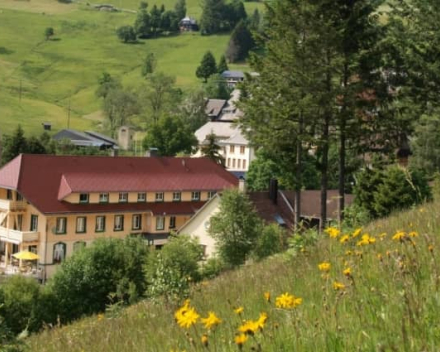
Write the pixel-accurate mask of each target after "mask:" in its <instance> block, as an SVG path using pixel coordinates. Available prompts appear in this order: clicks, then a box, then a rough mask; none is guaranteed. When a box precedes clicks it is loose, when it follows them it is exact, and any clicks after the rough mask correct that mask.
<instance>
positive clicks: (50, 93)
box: [0, 0, 261, 133]
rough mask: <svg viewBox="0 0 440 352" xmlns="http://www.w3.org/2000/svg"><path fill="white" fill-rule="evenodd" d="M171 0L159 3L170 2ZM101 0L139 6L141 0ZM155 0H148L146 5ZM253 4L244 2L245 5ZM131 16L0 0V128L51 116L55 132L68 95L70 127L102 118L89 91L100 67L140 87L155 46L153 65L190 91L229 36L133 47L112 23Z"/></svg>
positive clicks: (30, 125)
mask: <svg viewBox="0 0 440 352" xmlns="http://www.w3.org/2000/svg"><path fill="white" fill-rule="evenodd" d="M174 2H175V1H174V0H164V1H158V2H157V3H158V5H160V4H162V3H163V4H164V5H165V6H166V7H167V8H172V7H173V6H174ZM105 3H113V4H115V5H116V6H118V7H122V8H126V9H136V8H137V7H138V4H139V1H137V0H136V1H135V0H113V1H106V2H105ZM153 3H154V1H149V4H150V6H152V5H153ZM247 6H248V4H247ZM255 6H257V5H256V4H253V3H249V6H248V9H249V11H253V8H255ZM260 6H261V4H260ZM187 8H188V14H191V15H194V16H196V17H197V16H198V15H199V14H200V6H199V1H198V0H188V1H187ZM135 16H136V15H135V14H133V13H128V12H119V13H108V12H99V11H96V10H93V9H91V7H90V6H86V5H85V3H84V4H77V3H75V4H69V5H64V4H60V3H58V2H57V1H54V0H32V1H14V0H0V33H2V35H1V37H0V116H1V121H2V126H1V132H3V133H5V132H6V133H8V132H10V131H11V130H13V129H14V128H15V127H16V125H17V123H21V124H22V125H23V126H24V128H25V130H26V131H27V132H30V133H39V132H40V131H41V130H42V128H41V122H43V121H50V122H52V123H53V126H54V129H55V130H57V129H61V128H65V127H66V124H67V107H68V106H69V101H70V106H71V109H72V114H71V116H72V118H71V124H70V126H71V127H72V128H78V129H84V128H88V127H91V126H92V125H93V124H94V123H96V122H97V121H99V118H100V115H99V109H100V102H99V101H98V100H97V99H96V97H95V95H94V91H95V89H96V81H97V77H98V76H99V75H100V74H101V73H102V72H103V71H108V72H110V73H111V74H112V75H115V76H119V77H121V78H122V81H123V83H124V84H125V85H132V86H133V85H134V86H136V85H139V84H140V83H141V81H142V79H141V77H140V64H141V61H142V59H143V58H144V57H145V56H146V54H147V53H149V52H154V53H155V54H156V56H157V58H158V70H161V71H164V72H167V73H168V74H171V75H175V76H176V77H177V85H178V86H179V87H181V88H183V89H190V88H192V87H194V86H196V85H198V84H199V82H198V80H197V78H196V77H195V74H194V72H195V69H196V67H197V65H198V64H199V62H200V59H201V57H202V56H203V54H204V53H205V52H206V51H207V50H212V51H213V53H214V54H215V55H216V57H217V58H219V57H220V55H221V54H222V53H223V52H224V50H225V49H226V45H227V42H228V38H229V37H228V35H220V36H210V37H202V36H200V35H199V34H185V35H179V36H173V37H169V38H160V39H151V40H147V41H142V42H141V43H140V44H136V45H127V44H122V43H120V42H119V41H118V39H117V37H116V35H115V29H116V28H117V27H119V26H121V25H125V24H133V22H134V19H135ZM47 27H53V28H54V30H55V38H54V40H50V41H46V40H44V30H45V28H47ZM20 91H21V100H20Z"/></svg>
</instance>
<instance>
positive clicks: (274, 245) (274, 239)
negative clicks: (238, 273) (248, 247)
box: [252, 224, 287, 260]
mask: <svg viewBox="0 0 440 352" xmlns="http://www.w3.org/2000/svg"><path fill="white" fill-rule="evenodd" d="M286 238H287V233H286V230H285V229H284V228H282V227H280V226H279V225H277V224H270V225H266V226H264V227H263V230H262V232H261V235H260V236H259V237H258V239H257V241H256V244H255V248H254V250H253V252H252V254H253V257H254V258H256V259H257V260H260V259H263V258H266V257H269V256H271V255H273V254H275V253H279V252H281V251H283V250H284V249H285V247H286Z"/></svg>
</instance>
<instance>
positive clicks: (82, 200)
mask: <svg viewBox="0 0 440 352" xmlns="http://www.w3.org/2000/svg"><path fill="white" fill-rule="evenodd" d="M79 202H80V203H88V202H89V194H88V193H80V195H79Z"/></svg>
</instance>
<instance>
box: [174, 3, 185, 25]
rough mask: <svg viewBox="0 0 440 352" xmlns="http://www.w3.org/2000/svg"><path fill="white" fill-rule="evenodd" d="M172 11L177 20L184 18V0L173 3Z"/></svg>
mask: <svg viewBox="0 0 440 352" xmlns="http://www.w3.org/2000/svg"><path fill="white" fill-rule="evenodd" d="M174 12H175V13H176V17H177V19H178V20H179V21H180V20H181V19H182V18H184V17H185V16H186V1H185V0H177V2H176V4H175V5H174Z"/></svg>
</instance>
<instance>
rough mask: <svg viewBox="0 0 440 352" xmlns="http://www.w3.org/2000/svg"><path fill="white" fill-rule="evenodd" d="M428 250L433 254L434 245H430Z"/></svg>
mask: <svg viewBox="0 0 440 352" xmlns="http://www.w3.org/2000/svg"><path fill="white" fill-rule="evenodd" d="M428 250H429V251H430V252H433V251H434V246H433V245H432V244H430V245H429V246H428Z"/></svg>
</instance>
